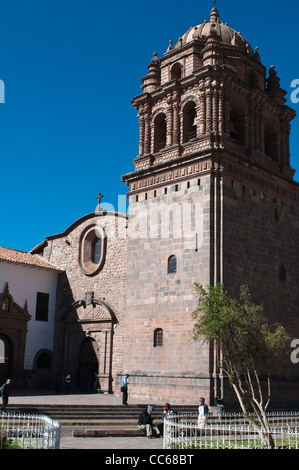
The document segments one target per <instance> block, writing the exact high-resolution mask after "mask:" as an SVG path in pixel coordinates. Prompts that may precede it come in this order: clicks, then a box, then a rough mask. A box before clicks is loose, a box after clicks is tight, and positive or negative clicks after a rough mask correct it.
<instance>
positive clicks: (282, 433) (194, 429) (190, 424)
mask: <svg viewBox="0 0 299 470" xmlns="http://www.w3.org/2000/svg"><path fill="white" fill-rule="evenodd" d="M268 420H269V427H268V428H267V430H264V431H263V432H261V430H259V429H258V428H257V427H256V426H254V425H252V424H250V423H249V422H248V421H247V420H246V419H245V418H244V417H243V415H242V414H224V415H223V416H217V417H216V416H209V417H208V420H207V422H206V423H205V425H204V426H203V427H201V426H199V425H198V422H197V416H196V415H194V414H193V415H191V414H184V415H180V414H179V415H176V417H175V418H169V419H165V420H164V433H163V434H164V435H163V439H164V441H163V447H164V449H267V448H276V449H278V448H288V449H298V448H299V413H297V412H296V413H280V412H275V413H269V414H268Z"/></svg>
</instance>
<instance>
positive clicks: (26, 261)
mask: <svg viewBox="0 0 299 470" xmlns="http://www.w3.org/2000/svg"><path fill="white" fill-rule="evenodd" d="M59 272H60V271H59V269H57V268H56V267H55V266H53V265H52V264H50V263H47V262H46V261H44V260H43V259H41V258H40V257H39V256H38V255H32V254H30V253H26V252H23V251H17V250H12V249H9V248H2V247H0V379H1V380H0V381H2V382H3V381H4V380H6V378H8V377H10V378H11V379H12V380H13V381H14V382H15V385H33V386H34V385H36V386H38V384H39V382H42V383H43V384H45V383H47V382H48V383H49V385H50V370H51V369H50V368H51V358H52V352H53V339H54V319H55V304H56V289H57V280H58V274H59ZM2 382H1V383H2Z"/></svg>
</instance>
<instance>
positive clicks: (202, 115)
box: [198, 90, 206, 135]
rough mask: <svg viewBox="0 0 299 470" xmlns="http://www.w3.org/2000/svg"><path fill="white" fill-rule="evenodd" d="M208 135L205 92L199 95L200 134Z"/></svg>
mask: <svg viewBox="0 0 299 470" xmlns="http://www.w3.org/2000/svg"><path fill="white" fill-rule="evenodd" d="M205 133H206V96H205V92H204V90H202V91H201V92H200V94H199V111H198V134H200V135H203V134H205Z"/></svg>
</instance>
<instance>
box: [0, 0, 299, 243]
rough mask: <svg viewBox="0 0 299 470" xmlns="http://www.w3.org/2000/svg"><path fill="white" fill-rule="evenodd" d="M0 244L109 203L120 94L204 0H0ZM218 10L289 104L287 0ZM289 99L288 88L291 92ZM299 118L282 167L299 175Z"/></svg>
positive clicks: (125, 95) (292, 42)
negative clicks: (0, 89)
mask: <svg viewBox="0 0 299 470" xmlns="http://www.w3.org/2000/svg"><path fill="white" fill-rule="evenodd" d="M0 5H1V10H0V79H1V80H3V81H4V83H5V103H4V104H2V103H1V104H0V159H1V170H2V171H1V185H0V205H1V220H2V223H1V230H0V245H1V246H7V247H10V248H15V249H19V250H25V251H27V250H30V249H31V248H33V247H34V246H36V245H37V244H38V243H39V242H41V241H42V240H43V239H44V238H45V237H46V236H48V235H52V234H56V233H59V232H62V231H64V230H65V229H66V228H67V227H68V226H69V225H70V224H71V223H72V222H74V221H75V220H77V219H78V218H79V217H81V216H83V215H85V214H88V213H91V212H93V211H94V209H95V207H96V203H97V200H96V196H97V195H98V193H99V192H101V193H102V194H104V198H103V202H105V203H110V204H112V205H113V206H114V207H115V209H116V210H117V209H118V195H125V194H126V192H127V187H126V186H125V185H124V183H122V182H121V179H120V178H121V175H122V174H125V173H128V172H130V171H133V169H134V167H133V163H132V162H133V159H134V158H135V157H136V156H137V154H138V135H139V129H138V120H137V113H136V110H135V109H134V108H133V106H132V104H131V99H132V98H133V97H134V96H136V95H138V94H140V93H141V89H140V86H141V81H140V79H141V77H142V76H143V75H146V73H147V66H148V64H149V63H150V61H151V58H152V55H153V53H154V52H158V55H159V56H162V55H163V54H164V52H165V51H166V49H167V47H168V44H169V40H170V39H172V40H173V41H174V42H176V41H177V39H178V38H179V37H180V36H182V35H183V34H184V33H185V32H186V31H187V30H188V29H189V28H190V27H191V26H195V25H197V24H200V23H202V22H203V21H204V20H205V19H208V17H209V12H210V10H211V8H212V7H213V1H212V0H209V1H208V0H207V1H203V0H202V1H198V0H197V1H195V0H189V1H188V2H182V1H180V0H172V1H171V2H161V1H160V0H159V1H158V0H151V2H147V3H143V2H140V1H135V0H133V1H129V0H128V1H127V2H122V1H120V0H114V1H113V2H103V1H102V0H42V1H41V0H27V1H25V0H9V1H5V2H3V1H1V0H0ZM216 6H217V8H218V10H219V13H220V19H221V20H223V21H224V22H225V23H228V24H229V26H231V27H232V28H234V29H236V30H237V31H240V32H241V33H242V35H243V36H244V37H245V38H246V39H247V41H248V42H249V43H250V44H251V46H252V47H253V48H255V47H259V53H260V55H261V59H262V62H263V64H264V65H265V66H266V67H267V70H268V69H269V67H270V66H271V65H275V67H276V70H277V73H278V76H279V77H280V79H281V86H282V87H283V88H284V89H285V90H286V91H287V99H288V103H287V104H288V105H290V106H292V107H293V108H294V109H295V110H296V111H297V113H298V112H299V104H293V103H292V102H291V93H292V91H293V89H292V88H291V82H292V81H293V80H295V79H299V60H298V33H297V27H296V24H297V19H298V18H299V2H298V0H289V1H288V2H287V4H284V3H283V2H281V1H277V0H272V1H270V0H265V1H263V2H260V1H258V0H252V1H250V2H240V1H236V0H226V1H224V0H217V3H216ZM298 96H299V95H298ZM298 129H299V116H298V118H296V119H295V121H293V124H292V134H291V165H292V167H293V168H295V169H296V170H297V174H296V175H295V179H296V180H297V181H298V180H299V176H298V175H299V132H298Z"/></svg>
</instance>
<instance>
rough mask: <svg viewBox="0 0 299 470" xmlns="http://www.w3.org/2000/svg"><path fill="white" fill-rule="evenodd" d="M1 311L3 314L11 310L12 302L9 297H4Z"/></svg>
mask: <svg viewBox="0 0 299 470" xmlns="http://www.w3.org/2000/svg"><path fill="white" fill-rule="evenodd" d="M1 310H2V311H3V312H9V310H10V300H9V298H8V297H3V299H2V303H1Z"/></svg>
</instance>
